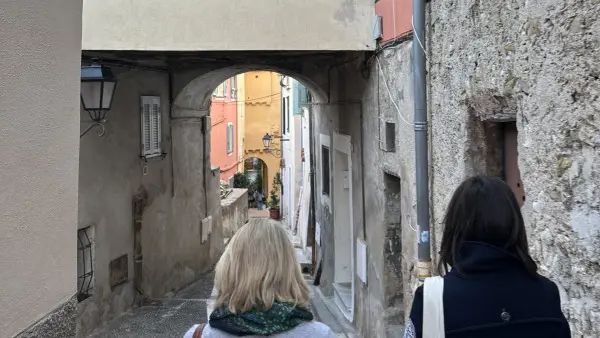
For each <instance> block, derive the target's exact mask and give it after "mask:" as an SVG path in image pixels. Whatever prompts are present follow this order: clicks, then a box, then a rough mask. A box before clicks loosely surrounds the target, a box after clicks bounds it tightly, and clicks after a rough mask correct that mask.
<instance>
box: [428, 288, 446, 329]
mask: <svg viewBox="0 0 600 338" xmlns="http://www.w3.org/2000/svg"><path fill="white" fill-rule="evenodd" d="M445 337H446V331H445V328H444V279H443V278H442V277H439V276H436V277H430V278H426V279H425V284H424V285H423V338H445Z"/></svg>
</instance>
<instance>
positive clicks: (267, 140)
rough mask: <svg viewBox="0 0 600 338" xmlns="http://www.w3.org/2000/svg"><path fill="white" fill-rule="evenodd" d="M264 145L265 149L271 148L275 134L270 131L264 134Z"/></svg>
mask: <svg viewBox="0 0 600 338" xmlns="http://www.w3.org/2000/svg"><path fill="white" fill-rule="evenodd" d="M262 141H263V146H265V149H269V148H271V142H272V141H273V136H271V135H269V133H266V134H265V136H263V139H262Z"/></svg>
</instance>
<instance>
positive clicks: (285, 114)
mask: <svg viewBox="0 0 600 338" xmlns="http://www.w3.org/2000/svg"><path fill="white" fill-rule="evenodd" d="M286 99H287V97H284V98H283V107H282V109H281V110H282V112H281V115H282V120H281V121H282V124H281V129H282V131H283V132H284V133H285V130H286V128H285V126H286V124H287V106H286V103H287V100H286Z"/></svg>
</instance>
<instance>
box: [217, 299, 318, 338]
mask: <svg viewBox="0 0 600 338" xmlns="http://www.w3.org/2000/svg"><path fill="white" fill-rule="evenodd" d="M313 318H314V317H313V314H312V313H311V312H310V310H308V309H306V308H303V307H299V306H296V305H294V304H291V303H280V302H275V303H273V306H272V307H271V308H270V309H268V310H264V309H262V310H261V309H253V310H251V311H248V312H244V313H232V312H231V311H229V309H228V307H227V306H225V305H224V306H221V307H219V308H217V309H215V310H214V311H213V312H212V313H211V314H210V320H209V324H210V326H211V327H214V328H216V329H219V330H221V331H225V332H227V333H229V334H233V335H236V336H248V335H262V336H268V335H272V334H276V333H281V332H286V331H289V330H291V329H293V328H295V327H296V326H298V325H299V324H301V323H304V322H309V321H311V320H313Z"/></svg>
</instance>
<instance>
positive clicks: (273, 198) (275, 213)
mask: <svg viewBox="0 0 600 338" xmlns="http://www.w3.org/2000/svg"><path fill="white" fill-rule="evenodd" d="M280 177H281V176H280V175H279V173H277V174H275V177H274V178H273V188H271V192H270V196H269V202H268V205H269V218H271V219H279V217H280V211H279V185H280V184H281V178H280Z"/></svg>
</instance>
